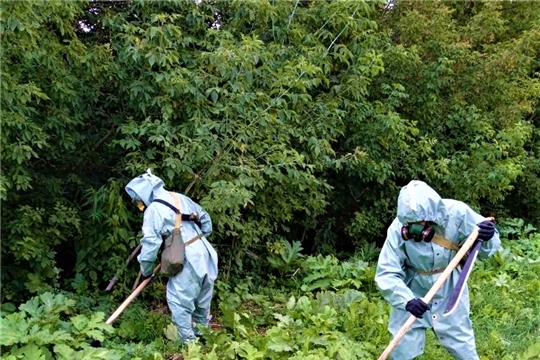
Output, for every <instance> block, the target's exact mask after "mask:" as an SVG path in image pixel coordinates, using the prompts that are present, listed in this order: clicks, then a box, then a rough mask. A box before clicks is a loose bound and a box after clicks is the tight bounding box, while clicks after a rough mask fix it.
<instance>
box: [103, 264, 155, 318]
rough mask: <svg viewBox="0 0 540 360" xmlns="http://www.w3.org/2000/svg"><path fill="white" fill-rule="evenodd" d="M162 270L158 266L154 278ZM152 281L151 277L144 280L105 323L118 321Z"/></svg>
mask: <svg viewBox="0 0 540 360" xmlns="http://www.w3.org/2000/svg"><path fill="white" fill-rule="evenodd" d="M160 268H161V264H159V265H158V266H156V268H155V269H154V273H153V274H154V276H156V274H157V272H158V271H159V269H160ZM150 281H152V278H151V277H149V278H148V279H146V280H144V281H143V282H142V283H141V284H140V285H139V286H138V287H137V288H136V289H135V291H133V292H132V293H131V295H129V296H128V298H127V299H126V300H124V302H123V303H122V305H120V306H119V307H118V309H116V311H115V312H114V313H113V314H112V315H111V316H110V317H109V318H108V319H107V321H105V323H106V324H107V325H110V324H111V323H112V322H113V321H114V320H116V318H117V317H118V316H120V314H121V313H122V312H123V311H124V310H125V309H126V307H127V306H128V305H129V304H130V303H131V302H132V301H133V299H135V298H136V297H137V295H139V294H140V293H141V291H143V289H144V288H145V286H146V285H148V284H149V283H150Z"/></svg>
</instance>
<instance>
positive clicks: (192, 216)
mask: <svg viewBox="0 0 540 360" xmlns="http://www.w3.org/2000/svg"><path fill="white" fill-rule="evenodd" d="M170 194H171V196H172V197H173V199H174V202H175V204H176V205H177V206H178V207H175V206H173V205H171V204H170V203H168V202H167V201H165V200H161V199H156V200H154V202H157V203H160V204H163V205H165V206H167V207H169V208H170V209H171V210H172V211H174V212H175V213H176V215H177V219H176V220H178V215H180V216H181V217H180V218H181V221H191V222H194V223H195V224H197V226H198V227H199V229H200V228H201V222H200V221H199V217H198V216H197V214H196V213H193V214H182V213H180V206H179V201H178V197H177V196H176V194H174V193H170ZM176 227H177V226H176Z"/></svg>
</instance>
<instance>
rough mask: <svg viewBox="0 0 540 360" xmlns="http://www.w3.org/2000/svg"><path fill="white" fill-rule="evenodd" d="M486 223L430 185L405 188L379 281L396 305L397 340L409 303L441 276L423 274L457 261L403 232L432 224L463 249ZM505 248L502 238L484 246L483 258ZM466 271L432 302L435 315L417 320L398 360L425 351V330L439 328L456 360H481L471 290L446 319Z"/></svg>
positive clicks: (394, 327)
mask: <svg viewBox="0 0 540 360" xmlns="http://www.w3.org/2000/svg"><path fill="white" fill-rule="evenodd" d="M483 220H485V218H484V217H482V216H481V215H479V214H477V213H476V212H474V211H473V210H472V209H471V208H470V207H469V206H468V205H466V204H465V203H463V202H461V201H456V200H449V199H441V197H440V196H439V195H438V194H437V193H436V192H435V191H434V190H433V189H432V188H430V187H429V186H428V185H427V184H426V183H424V182H422V181H416V180H413V181H411V182H410V183H409V184H408V185H406V186H404V187H403V188H402V189H401V191H400V193H399V198H398V211H397V218H396V219H394V221H393V222H392V224H391V225H390V227H389V228H388V234H387V238H386V242H385V244H384V246H383V248H382V251H381V254H380V256H379V261H378V264H377V273H376V276H375V282H376V284H377V287H378V288H379V290H380V291H381V293H382V295H383V296H384V298H385V299H386V300H387V301H388V302H389V303H390V304H391V305H392V312H391V314H390V321H389V326H388V329H389V330H390V332H391V333H392V335H395V334H396V333H397V332H398V330H399V329H400V328H401V326H402V325H403V324H404V323H405V322H406V321H407V319H408V318H409V316H410V315H411V314H410V313H409V312H408V311H406V310H405V305H406V304H407V302H408V301H410V300H412V299H414V298H420V297H423V296H425V295H426V294H427V292H428V291H429V289H430V288H431V287H432V286H433V284H434V283H435V281H436V280H437V278H438V277H439V276H440V275H441V274H440V273H437V274H431V275H425V274H423V275H420V274H419V273H417V270H418V271H423V272H428V271H433V270H438V269H444V268H446V266H447V265H448V264H449V263H450V261H451V260H452V258H453V257H454V256H455V254H456V251H455V250H449V249H447V248H445V247H442V246H439V245H437V244H435V243H433V242H415V241H412V240H409V241H405V240H403V238H402V236H401V229H402V227H403V226H404V225H407V224H408V223H412V222H417V221H432V222H434V223H436V224H437V226H434V228H435V231H436V234H437V235H442V236H444V237H445V238H447V239H448V240H450V241H452V242H454V243H455V244H457V245H458V246H460V245H461V244H463V243H464V242H465V240H466V239H467V238H468V236H469V235H470V234H471V232H472V231H473V229H474V227H475V226H476V224H478V223H479V222H481V221H483ZM499 247H500V239H499V233H498V232H497V231H496V232H495V235H494V236H493V237H492V238H491V240H489V241H485V242H484V243H483V244H482V247H481V249H480V252H479V254H478V257H479V258H486V257H488V256H491V255H493V254H494V253H495V252H496V251H497V249H498V248H499ZM460 272H461V268H460V267H458V268H457V269H456V270H454V271H453V272H452V274H451V276H450V277H449V278H448V280H447V281H446V282H445V283H444V285H443V286H442V287H441V289H440V290H439V291H438V293H437V294H436V295H435V296H434V298H433V300H432V301H431V304H430V305H431V310H428V311H427V312H426V313H425V314H424V316H423V318H421V319H417V320H416V321H415V322H414V324H413V325H412V326H411V328H410V330H409V331H408V332H407V333H406V334H405V336H404V337H403V339H402V340H401V342H400V343H399V345H398V346H397V347H396V348H395V350H394V352H393V353H392V359H394V360H409V359H413V358H415V357H416V356H419V355H421V354H422V353H423V352H424V345H425V330H426V329H428V328H433V330H434V332H435V334H436V336H437V338H438V339H439V341H440V342H441V343H442V345H443V346H444V347H445V348H446V349H447V350H448V351H449V352H450V353H451V354H452V355H453V356H454V357H455V358H456V359H461V360H478V359H479V357H478V354H477V353H476V344H475V339H474V332H473V329H472V323H471V320H470V318H469V310H470V309H469V291H468V289H467V287H465V289H464V290H463V294H462V297H461V300H460V302H459V304H458V305H457V308H456V310H455V311H454V312H453V313H452V314H450V315H448V316H446V317H443V316H442V315H443V312H444V309H445V308H446V303H447V300H448V297H449V295H450V294H451V293H452V290H453V289H454V287H455V285H456V283H457V281H458V278H459V274H460Z"/></svg>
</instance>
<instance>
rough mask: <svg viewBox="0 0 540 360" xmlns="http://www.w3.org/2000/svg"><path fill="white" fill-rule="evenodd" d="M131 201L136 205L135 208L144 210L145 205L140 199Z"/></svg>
mask: <svg viewBox="0 0 540 360" xmlns="http://www.w3.org/2000/svg"><path fill="white" fill-rule="evenodd" d="M133 202H134V203H135V206H137V208H139V210H140V211H144V210H146V205H144V203H143V202H142V200H133Z"/></svg>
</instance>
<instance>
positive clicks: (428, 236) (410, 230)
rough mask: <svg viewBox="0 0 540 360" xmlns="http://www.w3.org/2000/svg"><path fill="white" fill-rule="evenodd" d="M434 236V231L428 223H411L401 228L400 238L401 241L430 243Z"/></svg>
mask: <svg viewBox="0 0 540 360" xmlns="http://www.w3.org/2000/svg"><path fill="white" fill-rule="evenodd" d="M434 235H435V229H434V228H432V227H431V226H430V225H429V224H428V223H426V225H422V224H418V223H413V224H408V225H405V226H403V227H402V228H401V237H402V238H403V240H405V241H407V240H411V239H412V240H414V241H415V242H421V241H424V242H430V241H431V240H432V239H433V236H434Z"/></svg>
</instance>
